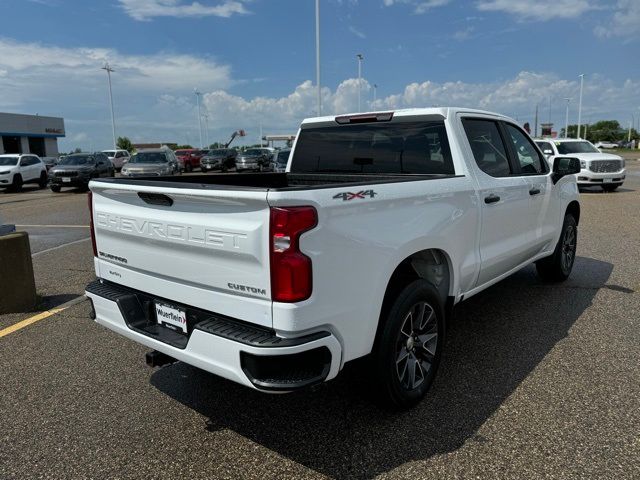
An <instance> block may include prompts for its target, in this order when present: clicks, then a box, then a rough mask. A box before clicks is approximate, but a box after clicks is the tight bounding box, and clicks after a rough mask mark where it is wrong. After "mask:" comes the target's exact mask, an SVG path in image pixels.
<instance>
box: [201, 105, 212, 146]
mask: <svg viewBox="0 0 640 480" xmlns="http://www.w3.org/2000/svg"><path fill="white" fill-rule="evenodd" d="M202 116H203V117H204V141H205V142H206V146H207V149H208V148H209V145H210V143H209V114H208V113H207V112H206V111H205V112H204V113H203V114H202Z"/></svg>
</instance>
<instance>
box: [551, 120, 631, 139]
mask: <svg viewBox="0 0 640 480" xmlns="http://www.w3.org/2000/svg"><path fill="white" fill-rule="evenodd" d="M585 130H586V132H587V133H586V136H585ZM577 134H578V125H569V138H576V136H577ZM580 136H581V137H582V138H585V139H586V140H589V141H590V142H591V143H597V142H601V141H605V142H620V141H626V140H627V138H628V137H629V130H628V129H626V128H623V127H622V126H620V123H619V122H618V121H617V120H601V121H599V122H596V123H594V124H592V125H589V124H586V125H582V127H580ZM560 137H561V138H562V137H564V128H562V129H560ZM631 138H632V139H633V138H635V139H636V140H638V138H639V136H638V132H637V131H636V129H635V128H632V129H631Z"/></svg>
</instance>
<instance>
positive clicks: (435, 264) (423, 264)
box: [376, 248, 453, 338]
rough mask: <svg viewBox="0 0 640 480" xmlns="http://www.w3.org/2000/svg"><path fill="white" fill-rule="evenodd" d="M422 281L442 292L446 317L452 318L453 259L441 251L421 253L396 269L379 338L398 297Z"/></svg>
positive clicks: (385, 300) (383, 309) (386, 294)
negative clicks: (408, 287)
mask: <svg viewBox="0 0 640 480" xmlns="http://www.w3.org/2000/svg"><path fill="white" fill-rule="evenodd" d="M419 279H424V280H427V281H428V282H429V283H431V284H432V285H433V286H434V287H435V288H436V289H437V290H438V292H439V294H440V298H441V300H442V305H443V306H444V308H445V315H446V316H449V314H450V310H451V308H452V307H453V297H452V296H451V295H452V294H451V291H452V288H453V268H452V262H451V257H450V256H449V254H447V252H445V251H444V250H442V249H440V248H427V249H424V250H419V251H417V252H415V253H413V254H411V255H409V256H408V257H406V258H404V259H403V260H402V261H401V262H400V263H399V264H398V265H397V266H396V268H395V270H394V271H393V273H392V274H391V277H390V278H389V281H388V282H387V287H386V289H385V292H384V297H383V300H382V307H381V309H380V316H379V319H378V327H377V332H376V338H377V337H378V334H379V332H380V327H381V326H382V325H383V324H384V318H385V317H386V314H387V312H388V311H389V309H390V308H391V306H392V305H393V302H394V300H395V298H397V296H398V294H399V293H400V292H401V291H402V290H403V289H404V288H405V287H406V286H407V285H409V284H410V283H411V282H413V281H415V280H419Z"/></svg>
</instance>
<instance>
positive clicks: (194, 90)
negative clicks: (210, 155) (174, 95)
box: [193, 88, 202, 148]
mask: <svg viewBox="0 0 640 480" xmlns="http://www.w3.org/2000/svg"><path fill="white" fill-rule="evenodd" d="M193 93H194V94H195V95H196V103H197V104H198V129H199V131H200V148H202V113H201V112H200V95H202V93H200V92H199V91H198V89H197V88H194V89H193Z"/></svg>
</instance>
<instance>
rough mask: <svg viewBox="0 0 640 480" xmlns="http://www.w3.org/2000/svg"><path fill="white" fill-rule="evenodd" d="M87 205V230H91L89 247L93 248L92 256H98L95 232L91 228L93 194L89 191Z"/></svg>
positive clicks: (92, 227)
mask: <svg viewBox="0 0 640 480" xmlns="http://www.w3.org/2000/svg"><path fill="white" fill-rule="evenodd" d="M87 203H88V204H89V227H90V228H89V230H91V246H92V247H93V256H94V257H97V256H98V248H97V247H96V230H95V228H94V226H93V192H92V191H91V190H89V193H88V194H87Z"/></svg>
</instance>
